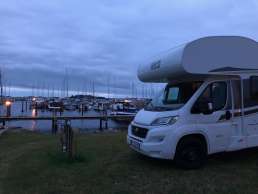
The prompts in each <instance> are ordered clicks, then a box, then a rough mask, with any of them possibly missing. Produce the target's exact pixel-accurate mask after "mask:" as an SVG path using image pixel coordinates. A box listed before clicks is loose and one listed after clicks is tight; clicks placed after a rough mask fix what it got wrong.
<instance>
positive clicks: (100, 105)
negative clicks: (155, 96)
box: [0, 95, 145, 132]
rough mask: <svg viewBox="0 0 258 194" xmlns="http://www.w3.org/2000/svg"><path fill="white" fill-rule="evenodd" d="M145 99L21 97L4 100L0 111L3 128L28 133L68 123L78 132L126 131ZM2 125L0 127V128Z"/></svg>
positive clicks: (47, 129) (51, 129) (43, 130)
mask: <svg viewBox="0 0 258 194" xmlns="http://www.w3.org/2000/svg"><path fill="white" fill-rule="evenodd" d="M144 104H145V100H144V99H130V100H128V99H106V98H93V97H91V96H83V95H80V96H73V97H70V98H46V97H24V98H5V99H4V100H3V103H2V105H1V106H0V107H1V109H0V110H1V111H0V115H1V116H0V120H1V123H2V126H4V127H8V128H24V129H28V130H31V131H40V132H51V131H53V120H56V121H57V122H56V123H55V125H57V126H62V125H63V124H64V120H69V121H70V122H71V125H72V127H73V128H76V129H79V130H80V131H81V132H92V131H96V130H103V129H105V130H126V128H127V126H128V123H129V122H130V121H131V120H132V119H133V117H134V116H135V114H136V113H137V111H138V110H139V109H140V108H141V107H142V106H144ZM0 125H1V124H0Z"/></svg>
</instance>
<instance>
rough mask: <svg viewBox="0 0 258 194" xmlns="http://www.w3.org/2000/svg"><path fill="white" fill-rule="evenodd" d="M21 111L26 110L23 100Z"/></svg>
mask: <svg viewBox="0 0 258 194" xmlns="http://www.w3.org/2000/svg"><path fill="white" fill-rule="evenodd" d="M21 108H22V109H21V112H24V101H23V100H22V107H21Z"/></svg>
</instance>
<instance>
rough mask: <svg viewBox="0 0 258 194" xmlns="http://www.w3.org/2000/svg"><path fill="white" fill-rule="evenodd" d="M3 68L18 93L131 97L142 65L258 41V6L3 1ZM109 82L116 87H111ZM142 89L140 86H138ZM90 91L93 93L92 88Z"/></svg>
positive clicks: (197, 0)
mask: <svg viewBox="0 0 258 194" xmlns="http://www.w3.org/2000/svg"><path fill="white" fill-rule="evenodd" d="M0 25H1V26H0V67H2V69H3V70H4V76H5V83H7V85H12V86H13V87H19V88H27V87H28V88H29V87H41V88H48V87H50V88H62V85H63V84H62V83H63V80H64V77H65V69H67V71H68V76H67V77H69V88H70V89H71V90H75V91H77V90H86V88H90V87H91V86H92V83H93V82H94V83H95V88H96V90H97V92H104V93H105V92H106V91H107V86H106V85H110V91H111V92H113V93H114V92H116V93H123V94H127V93H130V88H131V85H132V82H134V84H135V85H136V86H138V87H140V88H141V87H142V86H141V84H140V82H138V81H137V76H136V70H137V66H138V64H139V63H141V61H143V60H144V59H146V58H148V57H150V56H153V55H155V54H158V53H160V52H162V51H165V50H167V49H169V48H171V47H175V46H177V45H178V44H181V43H184V42H187V41H190V40H192V39H196V38H199V37H202V36H209V35H243V36H248V37H250V38H253V39H255V40H258V1H257V0H245V1H243V0H227V1H225V0H216V1H211V0H159V1H157V0H94V1H89V0H29V1H28V0H8V1H0ZM107 83H109V84H107ZM136 86H135V87H136ZM88 90H89V89H88Z"/></svg>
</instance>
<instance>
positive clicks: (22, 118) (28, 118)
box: [0, 115, 134, 133]
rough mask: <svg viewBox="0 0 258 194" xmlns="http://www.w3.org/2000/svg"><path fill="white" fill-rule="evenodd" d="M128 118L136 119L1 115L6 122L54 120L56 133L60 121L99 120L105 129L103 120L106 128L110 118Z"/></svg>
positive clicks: (115, 117)
mask: <svg viewBox="0 0 258 194" xmlns="http://www.w3.org/2000/svg"><path fill="white" fill-rule="evenodd" d="M110 119H116V120H128V121H131V120H133V119H134V116H131V115H96V116H94V115H93V116H36V117H33V116H11V117H0V122H1V123H3V125H4V126H5V123H6V122H7V121H51V122H52V132H53V133H55V132H56V130H57V122H58V121H65V122H67V121H72V120H99V129H100V130H103V122H104V124H105V128H106V129H107V128H108V120H110Z"/></svg>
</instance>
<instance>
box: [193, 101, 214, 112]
mask: <svg viewBox="0 0 258 194" xmlns="http://www.w3.org/2000/svg"><path fill="white" fill-rule="evenodd" d="M213 111H214V109H213V103H212V102H210V101H208V100H200V101H198V102H196V104H195V106H194V107H193V110H192V112H193V113H202V114H205V115H208V114H212V113H213Z"/></svg>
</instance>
